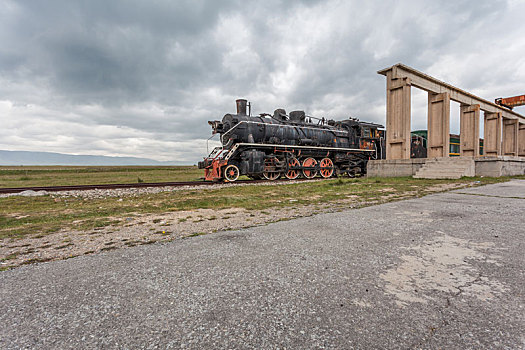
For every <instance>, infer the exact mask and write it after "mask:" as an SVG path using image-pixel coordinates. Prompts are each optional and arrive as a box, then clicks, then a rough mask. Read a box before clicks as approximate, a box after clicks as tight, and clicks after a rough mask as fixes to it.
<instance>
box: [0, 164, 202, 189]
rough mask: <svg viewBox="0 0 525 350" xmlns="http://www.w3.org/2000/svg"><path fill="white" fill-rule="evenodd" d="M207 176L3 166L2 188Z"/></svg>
mask: <svg viewBox="0 0 525 350" xmlns="http://www.w3.org/2000/svg"><path fill="white" fill-rule="evenodd" d="M203 176H204V172H203V170H200V169H198V168H197V167H195V166H166V167H147V166H135V167H129V166H126V167H124V166H100V167H87V166H86V167H77V166H29V167H25V166H16V167H15V166H10V167H8V166H4V167H0V187H4V188H5V187H31V186H60V185H99V184H108V183H137V182H166V181H197V180H199V178H201V177H203Z"/></svg>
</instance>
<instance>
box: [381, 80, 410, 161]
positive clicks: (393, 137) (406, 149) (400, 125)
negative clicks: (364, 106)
mask: <svg viewBox="0 0 525 350" xmlns="http://www.w3.org/2000/svg"><path fill="white" fill-rule="evenodd" d="M410 98H411V92H410V79H408V78H403V79H395V78H393V72H392V71H390V72H388V73H387V79H386V159H410V143H411V139H410Z"/></svg>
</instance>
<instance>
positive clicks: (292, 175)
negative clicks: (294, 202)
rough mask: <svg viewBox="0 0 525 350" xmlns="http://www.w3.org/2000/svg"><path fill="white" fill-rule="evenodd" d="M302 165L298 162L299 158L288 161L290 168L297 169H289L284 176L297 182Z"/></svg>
mask: <svg viewBox="0 0 525 350" xmlns="http://www.w3.org/2000/svg"><path fill="white" fill-rule="evenodd" d="M300 167H301V163H300V162H299V161H298V160H297V158H291V159H290V160H288V168H296V169H289V170H288V171H287V172H286V174H285V175H284V176H286V178H287V179H289V180H295V179H297V178H298V177H299V174H300V170H299V168H300Z"/></svg>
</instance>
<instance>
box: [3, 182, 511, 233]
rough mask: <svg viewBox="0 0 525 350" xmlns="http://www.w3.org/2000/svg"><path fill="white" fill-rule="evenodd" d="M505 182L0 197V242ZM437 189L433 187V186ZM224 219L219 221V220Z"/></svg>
mask: <svg viewBox="0 0 525 350" xmlns="http://www.w3.org/2000/svg"><path fill="white" fill-rule="evenodd" d="M506 180H507V179H505V178H499V179H493V178H480V179H472V178H468V179H461V180H420V179H412V178H383V179H380V178H363V179H333V180H325V181H319V182H309V183H296V184H289V185H288V184H287V185H279V186H257V185H253V186H252V185H250V186H232V187H226V188H220V189H213V188H209V187H207V188H203V189H200V190H192V191H189V192H181V191H177V192H162V193H157V194H147V195H142V196H138V197H123V198H116V197H113V198H105V199H92V200H85V199H82V198H72V197H71V198H60V197H57V198H53V197H52V196H50V195H48V196H43V197H18V196H15V197H8V198H0V239H16V238H22V237H38V236H45V235H48V234H52V233H55V232H57V231H59V230H64V229H74V230H85V231H87V230H96V229H97V228H101V227H106V226H111V225H114V226H119V225H125V224H126V220H128V221H129V220H130V219H129V218H131V217H134V216H136V215H143V214H162V213H167V212H173V211H181V210H187V211H188V210H190V211H191V210H195V209H227V208H243V209H246V210H259V211H261V213H264V210H265V209H275V208H290V207H301V206H305V205H308V206H312V205H322V206H326V205H334V206H337V205H338V203H345V202H346V201H348V200H349V199H351V200H352V201H353V202H358V203H359V202H373V201H391V200H396V199H401V198H407V197H418V196H423V195H425V194H427V193H430V192H436V188H437V191H439V189H440V188H445V187H442V186H445V185H449V184H452V185H454V184H456V185H461V184H472V183H475V182H476V181H477V183H476V184H487V183H494V182H500V181H506ZM436 186H437V187H436ZM222 219H224V218H222Z"/></svg>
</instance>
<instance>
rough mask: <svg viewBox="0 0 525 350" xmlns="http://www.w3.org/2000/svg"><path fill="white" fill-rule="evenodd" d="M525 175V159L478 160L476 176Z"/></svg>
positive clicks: (489, 158) (492, 158) (482, 158)
mask: <svg viewBox="0 0 525 350" xmlns="http://www.w3.org/2000/svg"><path fill="white" fill-rule="evenodd" d="M515 175H525V158H524V157H509V156H502V157H480V158H479V159H476V176H490V177H500V176H515Z"/></svg>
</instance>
